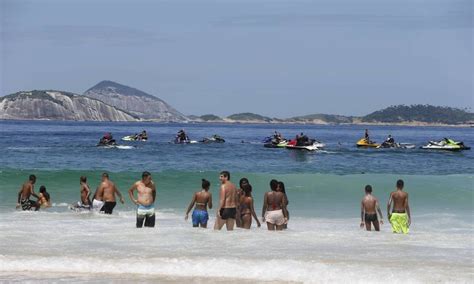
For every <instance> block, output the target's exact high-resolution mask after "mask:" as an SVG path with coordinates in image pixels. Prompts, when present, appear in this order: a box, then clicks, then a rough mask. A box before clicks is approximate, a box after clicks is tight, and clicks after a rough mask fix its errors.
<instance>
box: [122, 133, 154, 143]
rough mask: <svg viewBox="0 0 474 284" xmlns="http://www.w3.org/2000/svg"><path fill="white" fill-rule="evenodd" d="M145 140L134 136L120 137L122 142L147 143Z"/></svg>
mask: <svg viewBox="0 0 474 284" xmlns="http://www.w3.org/2000/svg"><path fill="white" fill-rule="evenodd" d="M147 140H148V139H147V138H142V137H141V136H139V135H137V134H134V135H128V136H124V137H122V141H143V142H145V141H147Z"/></svg>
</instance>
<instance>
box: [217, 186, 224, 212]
mask: <svg viewBox="0 0 474 284" xmlns="http://www.w3.org/2000/svg"><path fill="white" fill-rule="evenodd" d="M224 205H225V187H224V185H222V186H221V191H220V194H219V208H218V209H219V210H217V216H219V217H221V212H220V211H221V209H222V208H224Z"/></svg>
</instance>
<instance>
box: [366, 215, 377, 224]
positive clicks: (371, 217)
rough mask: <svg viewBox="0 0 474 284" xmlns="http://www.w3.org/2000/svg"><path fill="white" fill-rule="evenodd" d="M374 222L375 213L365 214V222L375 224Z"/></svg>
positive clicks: (375, 219) (375, 218)
mask: <svg viewBox="0 0 474 284" xmlns="http://www.w3.org/2000/svg"><path fill="white" fill-rule="evenodd" d="M376 221H378V218H377V213H375V214H367V213H365V222H376Z"/></svg>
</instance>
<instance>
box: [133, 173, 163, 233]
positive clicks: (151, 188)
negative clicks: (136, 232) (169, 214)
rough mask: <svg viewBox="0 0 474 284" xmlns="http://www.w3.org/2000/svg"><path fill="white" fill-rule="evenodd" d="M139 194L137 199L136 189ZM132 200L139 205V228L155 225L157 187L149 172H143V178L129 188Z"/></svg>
mask: <svg viewBox="0 0 474 284" xmlns="http://www.w3.org/2000/svg"><path fill="white" fill-rule="evenodd" d="M135 190H137V192H138V196H137V199H135V196H134V191H135ZM128 195H129V196H130V200H132V202H133V203H135V204H136V205H137V228H141V227H143V223H145V227H155V199H156V187H155V183H153V180H152V179H151V174H150V173H149V172H146V171H145V172H143V173H142V179H141V180H139V181H137V182H135V183H134V184H133V185H132V187H130V189H129V190H128Z"/></svg>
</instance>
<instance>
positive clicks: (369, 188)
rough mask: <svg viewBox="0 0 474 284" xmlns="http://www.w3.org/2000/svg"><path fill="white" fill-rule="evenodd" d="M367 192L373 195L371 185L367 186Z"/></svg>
mask: <svg viewBox="0 0 474 284" xmlns="http://www.w3.org/2000/svg"><path fill="white" fill-rule="evenodd" d="M365 192H368V193H372V186H371V185H370V184H368V185H366V186H365Z"/></svg>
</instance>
